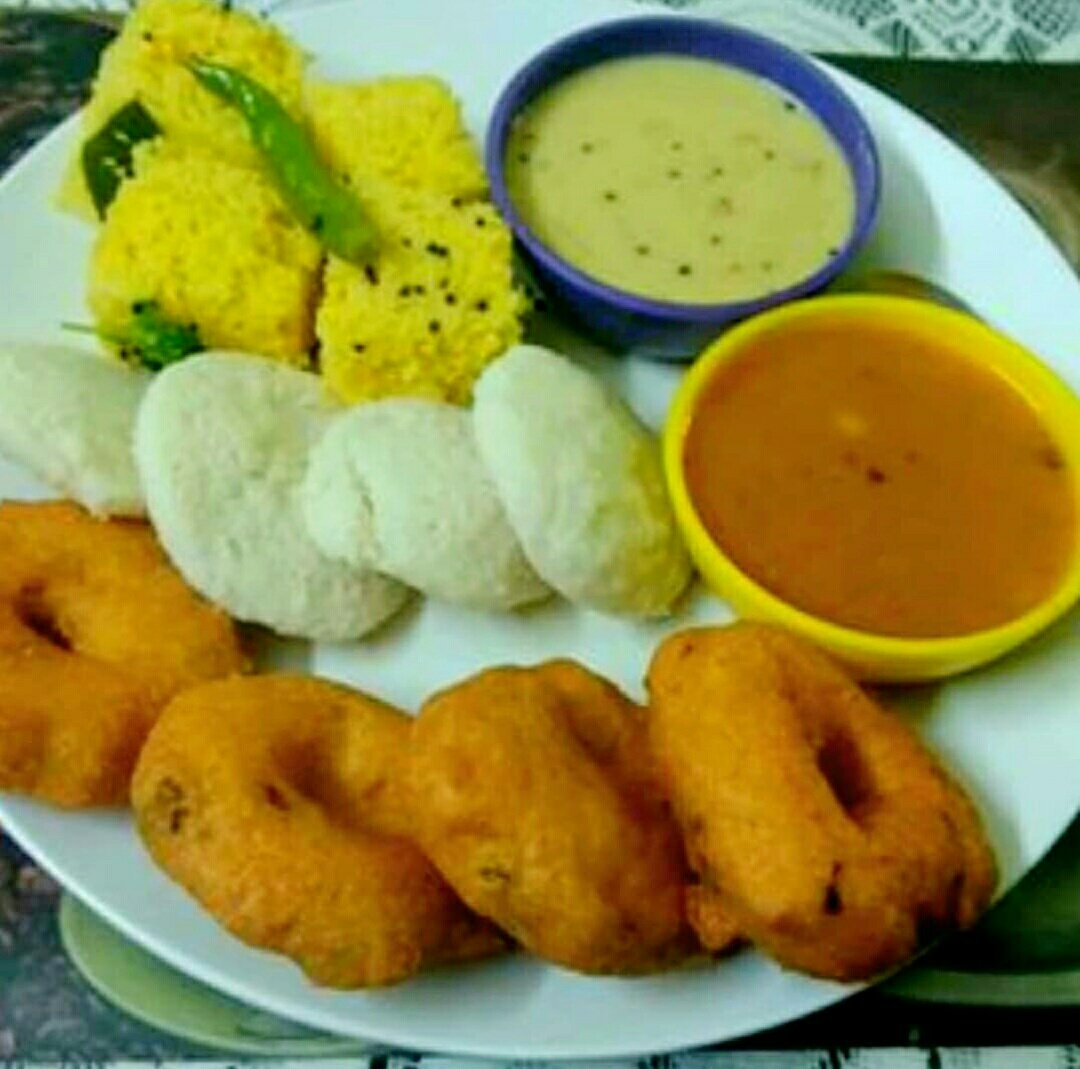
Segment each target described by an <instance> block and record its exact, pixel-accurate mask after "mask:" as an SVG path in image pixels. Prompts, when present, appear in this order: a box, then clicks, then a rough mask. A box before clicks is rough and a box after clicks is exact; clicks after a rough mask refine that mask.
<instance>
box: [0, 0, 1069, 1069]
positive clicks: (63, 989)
mask: <svg viewBox="0 0 1080 1069" xmlns="http://www.w3.org/2000/svg"><path fill="white" fill-rule="evenodd" d="M237 2H240V3H248V4H250V5H251V6H253V7H257V8H259V9H260V10H263V11H271V12H272V11H273V10H276V9H280V8H282V7H286V6H287V7H290V8H296V7H302V6H314V5H317V4H325V3H332V2H334V0H237ZM371 2H376V0H371ZM379 2H389V0H379ZM436 2H437V0H436ZM536 2H537V3H542V2H544V0H536ZM638 2H639V3H641V6H642V7H647V6H652V7H657V6H658V5H659V4H661V3H666V6H668V7H672V8H686V9H691V8H692V9H694V10H696V11H701V12H710V13H715V14H717V15H719V16H722V17H724V18H727V19H730V20H731V21H734V22H738V23H741V24H743V25H746V26H748V27H751V28H755V29H759V30H762V31H764V32H767V33H770V34H772V35H774V36H776V37H777V38H780V39H782V40H784V41H787V42H788V43H791V44H793V45H796V46H799V47H803V48H808V49H812V50H817V51H825V52H830V53H833V54H847V55H849V56H850V55H862V56H892V57H917V58H919V59H927V58H941V59H954V60H971V59H978V60H1009V61H1031V60H1039V61H1042V62H1061V63H1063V62H1067V61H1078V60H1080V0H638ZM126 6H127V5H126V4H125V3H124V0H96V2H95V0H45V2H44V3H42V0H25V2H24V3H21V4H10V3H9V4H6V5H5V3H4V2H3V0H0V172H2V171H3V170H4V168H5V167H7V166H8V165H10V164H11V163H12V162H13V161H14V160H15V159H16V158H17V157H18V156H19V155H21V154H22V152H24V151H25V150H26V149H27V148H28V147H29V146H30V145H31V144H33V142H34V141H36V140H37V139H38V138H39V137H41V136H42V135H43V134H44V133H45V132H46V131H47V130H48V129H50V128H51V127H52V126H53V125H54V124H55V123H56V122H58V121H59V120H60V119H61V118H63V117H64V116H65V115H67V114H68V113H70V112H71V111H72V110H73V109H74V108H75V107H77V106H78V103H79V101H80V99H81V97H82V95H83V93H84V92H85V89H86V86H87V83H88V79H89V77H90V76H91V75H92V72H93V70H94V67H95V65H96V61H97V54H98V51H99V50H100V48H101V46H102V45H103V43H104V42H105V41H106V40H107V39H108V38H109V36H110V34H111V31H110V29H109V28H108V26H107V24H106V20H99V19H97V18H96V17H94V16H89V17H88V16H87V15H86V14H85V11H86V9H87V8H89V7H93V8H95V9H96V10H97V11H101V12H113V11H123V10H124V9H125V7H126ZM44 8H49V9H52V10H54V11H55V10H58V9H68V10H72V11H73V10H75V9H79V10H80V11H82V12H84V14H83V15H82V16H81V17H80V18H78V19H72V18H58V17H50V16H47V15H42V14H39V13H35V12H38V11H40V10H41V9H44ZM898 66H900V65H894V68H895V67H898ZM904 69H905V71H907V70H908V69H909V68H908V66H907V65H904ZM859 73H860V74H863V75H864V76H866V75H867V74H868V73H869V72H868V71H865V70H862V69H860V70H859ZM939 73H940V72H939ZM958 73H959V72H958ZM1061 73H1062V75H1063V76H1064V77H1065V78H1066V80H1067V79H1068V78H1070V77H1071V78H1073V79H1075V81H1076V83H1077V88H1080V74H1077V73H1076V69H1073V68H1070V69H1069V70H1068V71H1067V70H1066V69H1064V68H1063V69H1062V72H1061ZM902 81H903V79H900V78H897V79H896V80H894V82H893V83H892V84H891V86H889V87H890V88H893V89H895V90H899V89H900V88H901V85H900V83H901V82H902ZM940 84H941V81H940V80H939V82H938V85H940ZM902 95H903V94H902ZM1070 95H1071V97H1072V99H1074V100H1075V99H1076V92H1075V91H1072V92H1071V94H1070ZM1062 106H1064V105H1062ZM942 118H943V119H947V118H948V116H947V115H942ZM999 132H1000V131H999ZM1011 133H1012V134H1015V133H1016V127H1015V123H1014V129H1013V130H1012V131H1011ZM1007 140H1008V141H1009V153H1008V154H1007V156H1006V157H1003V158H1002V161H1001V162H1002V167H1000V168H999V173H1002V174H1003V175H1004V176H1005V177H1006V179H1008V177H1009V176H1008V174H1007V173H1005V172H1006V169H1007V168H1006V165H1008V166H1012V165H1013V164H1014V163H1015V160H1014V159H1013V156H1015V154H1016V152H1017V151H1018V143H1019V141H1021V140H1022V138H1018V137H1015V136H1010V137H1009V138H1008V139H1007ZM969 147H972V148H974V149H975V150H976V151H978V148H979V146H978V145H973V146H969ZM1022 147H1023V146H1020V148H1022ZM1055 152H1056V150H1055ZM1058 155H1061V154H1057V155H1055V159H1057V158H1058ZM1062 158H1064V157H1062ZM1055 166H1056V167H1057V166H1059V164H1058V163H1055ZM1060 166H1061V167H1064V166H1065V165H1064V164H1060ZM1039 167H1040V168H1041V169H1040V171H1039V173H1040V175H1041V174H1042V171H1043V170H1045V168H1044V167H1043V166H1042V164H1040V165H1039ZM1047 173H1048V174H1049V172H1047ZM1057 174H1058V172H1057V171H1055V172H1054V174H1053V175H1050V177H1051V178H1054V181H1055V182H1057V178H1055V175H1057ZM1062 174H1064V172H1062ZM1044 177H1045V176H1044ZM1045 184H1046V183H1045V182H1044V185H1045ZM1058 185H1061V186H1062V188H1065V189H1067V190H1070V191H1071V190H1074V189H1075V188H1077V187H1078V186H1080V183H1076V182H1074V181H1073V177H1072V176H1069V175H1065V176H1064V177H1062V179H1061V181H1060V182H1058ZM1051 186H1052V187H1053V188H1051V193H1053V190H1054V189H1056V188H1057V187H1056V186H1053V183H1051ZM1014 188H1015V187H1014ZM1020 192H1021V193H1023V192H1024V191H1023V190H1021V191H1020ZM1037 192H1038V190H1036V193H1037ZM1070 195H1072V193H1070ZM1027 199H1028V200H1029V203H1030V202H1031V200H1032V199H1035V200H1037V199H1038V197H1037V196H1036V197H1034V198H1027ZM1053 201H1054V197H1053V196H1051V197H1050V202H1048V203H1049V207H1048V208H1047V211H1046V212H1045V213H1044V221H1045V219H1046V218H1048V217H1049V215H1051V214H1053ZM1074 215H1075V217H1076V218H1077V219H1080V213H1072V212H1071V211H1064V212H1063V213H1062V217H1063V218H1065V217H1068V218H1069V219H1072V218H1073V216H1074ZM1055 229H1057V230H1058V233H1057V236H1058V237H1059V239H1060V240H1061V241H1062V244H1063V245H1064V246H1066V247H1067V248H1069V251H1070V252H1072V253H1074V254H1075V253H1076V251H1077V250H1075V249H1072V248H1071V247H1070V240H1067V235H1066V234H1065V231H1064V229H1063V228H1055V227H1053V226H1052V227H1051V230H1052V231H1053V230H1055ZM1074 237H1075V235H1074ZM1076 245H1077V248H1078V249H1080V239H1078V240H1077V241H1076ZM0 301H2V295H0ZM58 897H59V892H58V889H57V888H56V887H55V886H54V885H53V884H52V883H51V882H50V881H49V880H48V879H47V878H45V877H44V876H43V875H42V874H41V873H40V872H39V871H38V870H36V869H35V868H34V867H33V866H32V865H31V864H30V863H29V862H28V861H27V859H26V858H25V857H23V856H22V855H21V854H20V853H19V852H18V850H17V849H16V848H15V847H14V846H13V844H11V843H10V842H8V841H6V840H4V838H3V836H2V834H0V1063H3V1062H4V1060H5V1059H19V1060H20V1061H22V1062H26V1061H29V1060H33V1061H35V1062H73V1061H77V1062H96V1063H109V1064H120V1063H124V1062H132V1061H145V1062H161V1061H163V1060H182V1059H191V1058H207V1057H210V1056H211V1052H209V1051H208V1050H206V1049H203V1048H199V1047H197V1046H194V1045H192V1044H190V1043H186V1042H182V1041H179V1040H175V1039H172V1038H170V1037H168V1036H166V1035H164V1034H163V1033H160V1032H157V1031H155V1030H154V1029H151V1028H148V1027H145V1026H143V1025H140V1024H138V1023H136V1022H135V1021H133V1020H130V1019H128V1018H126V1017H125V1016H123V1015H122V1014H120V1013H119V1012H118V1011H116V1010H114V1009H112V1008H111V1007H110V1006H109V1005H108V1004H107V1003H106V1002H104V1001H103V1000H101V999H100V998H98V996H96V995H95V994H94V993H93V992H92V991H91V990H90V988H89V987H88V986H87V985H86V984H85V983H83V982H82V981H81V980H80V979H79V976H78V974H77V972H76V971H75V969H74V967H73V966H72V964H71V963H70V962H69V961H68V959H67V958H66V956H65V955H64V953H63V951H62V949H61V947H60V943H59V939H58V936H57V930H56V909H57V903H58ZM1076 1022H1077V1018H1076V1016H1075V1015H1074V1014H1072V1013H1069V1012H1062V1011H1057V1012H1052V1011H1025V1013H1024V1014H1022V1015H1021V1016H1017V1015H1016V1013H1015V1012H1012V1013H1010V1011H1008V1010H993V1011H990V1010H978V1009H964V1008H960V1007H946V1008H941V1007H919V1008H911V1007H903V1005H902V1004H898V1003H896V1002H894V1001H890V1000H889V999H888V998H886V997H885V996H882V995H879V994H877V993H875V992H869V993H867V994H865V995H862V996H859V997H858V998H856V999H855V1000H852V1001H851V1002H849V1003H847V1004H845V1005H843V1006H841V1007H837V1008H834V1009H832V1010H828V1011H825V1012H824V1013H822V1014H819V1015H817V1016H816V1017H814V1018H811V1019H809V1020H808V1021H805V1022H801V1023H798V1024H796V1025H793V1026H789V1027H788V1028H786V1029H782V1030H779V1031H777V1032H774V1033H770V1034H767V1035H765V1036H759V1037H755V1038H754V1039H752V1040H751V1041H749V1042H748V1043H747V1044H743V1045H741V1047H740V1048H735V1049H731V1050H728V1051H725V1052H720V1053H710V1054H701V1055H695V1056H682V1057H678V1058H671V1059H666V1058H664V1059H658V1058H651V1059H647V1060H645V1061H643V1062H641V1063H640V1065H639V1069H688V1067H691V1066H692V1067H693V1069H701V1067H704V1066H706V1065H707V1066H710V1067H715V1069H721V1067H724V1069H733V1067H736V1069H781V1067H783V1069H787V1067H789V1066H804V1065H805V1066H820V1067H821V1069H840V1067H845V1069H875V1067H877V1066H890V1067H892V1066H896V1067H899V1069H906V1067H908V1066H912V1067H914V1066H927V1067H931V1069H933V1067H937V1069H948V1067H953V1066H955V1067H957V1069H960V1067H965V1069H971V1067H974V1066H979V1067H983V1066H985V1067H986V1069H994V1067H996V1066H998V1065H1001V1066H1006V1065H1008V1066H1012V1065H1020V1066H1024V1067H1031V1069H1043V1067H1047V1069H1050V1067H1055V1069H1057V1067H1061V1069H1076V1067H1077V1066H1080V1048H1077V1047H1075V1046H1070V1045H1069V1044H1072V1043H1075V1042H1076V1041H1077V1040H1080V1027H1078V1026H1077V1023H1076ZM1016 1041H1021V1042H1026V1043H1032V1042H1038V1043H1040V1044H1060V1045H1059V1046H1055V1047H1049V1046H1043V1047H1041V1049H1039V1050H1035V1049H1029V1048H1019V1047H1017V1048H1012V1049H1007V1050H999V1051H996V1052H995V1051H989V1050H987V1049H983V1050H981V1051H980V1050H974V1049H951V1050H949V1049H945V1050H943V1049H940V1047H939V1046H937V1044H944V1045H948V1046H950V1047H954V1048H955V1047H956V1045H958V1044H962V1045H964V1046H965V1047H968V1046H969V1045H972V1044H977V1045H979V1046H987V1045H995V1044H1008V1043H1010V1042H1016ZM841 1043H842V1044H843V1045H844V1049H840V1048H839V1044H841ZM852 1047H862V1048H870V1047H875V1048H879V1049H877V1050H870V1049H860V1050H852V1049H850V1048H852ZM746 1048H754V1049H755V1051H756V1052H753V1053H748V1052H747V1049H746ZM881 1048H884V1049H881ZM766 1051H771V1053H764V1052H766ZM419 1060H420V1059H417V1058H414V1057H411V1056H408V1055H400V1056H395V1057H383V1056H376V1057H372V1058H371V1059H369V1063H370V1069H412V1067H413V1066H415V1065H416V1064H417V1063H418V1062H419ZM278 1064H281V1063H278ZM353 1064H356V1063H355V1062H354V1063H353ZM423 1064H424V1066H425V1069H458V1067H460V1065H461V1064H462V1063H460V1062H449V1061H447V1060H445V1059H430V1058H429V1059H423Z"/></svg>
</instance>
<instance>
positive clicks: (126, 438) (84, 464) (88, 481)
mask: <svg viewBox="0 0 1080 1069" xmlns="http://www.w3.org/2000/svg"><path fill="white" fill-rule="evenodd" d="M149 381H150V376H149V375H148V374H147V373H146V372H143V371H137V370H134V369H132V368H129V367H128V366H127V365H126V364H122V363H120V362H119V361H117V360H113V359H108V358H106V357H103V356H99V355H97V354H95V353H89V352H85V351H83V350H80V349H72V348H68V347H66V346H62V345H44V344H38V343H33V342H25V343H22V344H16V343H10V342H9V343H7V344H3V345H0V452H2V453H3V454H4V455H5V456H7V457H8V458H9V459H11V460H13V461H15V462H16V463H17V464H22V465H23V466H24V467H25V468H27V469H28V470H29V471H31V472H33V474H34V475H36V476H37V477H38V478H39V479H41V481H42V482H44V483H47V484H48V485H49V486H51V487H52V488H53V489H54V490H56V491H58V492H59V493H62V494H63V495H64V496H65V497H70V498H72V499H74V500H75V501H78V502H79V504H80V505H83V506H84V507H85V508H87V509H88V510H89V511H90V512H92V513H95V514H96V515H98V516H142V515H143V513H144V511H145V509H144V505H143V496H142V490H141V489H140V488H139V476H138V473H137V472H136V470H135V459H134V457H133V455H132V436H133V434H134V430H135V414H136V412H137V411H138V408H139V402H140V401H141V400H142V396H143V393H144V392H145V390H146V387H147V385H148V384H149Z"/></svg>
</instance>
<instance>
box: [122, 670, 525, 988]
mask: <svg viewBox="0 0 1080 1069" xmlns="http://www.w3.org/2000/svg"><path fill="white" fill-rule="evenodd" d="M408 740H409V718H408V717H406V716H405V715H404V714H403V713H400V712H398V711H397V710H395V709H392V708H390V707H389V706H386V705H383V704H382V703H381V702H378V701H376V700H375V699H374V698H369V697H367V696H366V695H364V694H360V693H358V692H355V691H351V690H348V689H346V688H344V687H341V686H337V685H334V684H331V683H327V682H324V681H321V680H317V679H312V678H304V677H292V676H261V677H248V678H243V679H232V680H225V681H222V682H219V683H211V684H207V685H206V686H202V687H196V688H194V689H192V690H189V691H187V692H186V693H184V694H182V695H180V696H179V697H178V698H176V699H175V700H174V701H173V702H172V703H171V704H170V705H169V707H168V708H167V709H166V710H165V712H164V713H163V714H162V716H161V718H160V720H159V721H158V723H157V725H156V726H155V728H154V730H153V732H152V733H151V735H150V738H149V740H148V741H147V743H146V746H145V747H144V749H143V751H142V755H141V757H140V759H139V763H138V767H137V769H136V772H135V776H134V780H133V783H132V804H133V807H134V811H135V818H136V825H137V828H138V831H139V834H140V836H141V837H142V840H143V842H144V843H145V844H146V846H147V848H148V849H149V851H150V853H151V855H152V856H153V858H154V860H155V861H156V862H157V864H158V865H160V866H161V868H162V869H164V870H165V872H166V873H168V875H169V876H170V877H172V879H174V880H176V881H177V882H178V883H179V884H180V885H181V886H182V887H184V888H185V889H186V890H187V891H188V892H189V893H190V894H192V895H193V896H194V897H195V898H196V899H197V900H198V901H199V902H200V903H201V904H202V905H203V906H204V907H205V908H206V909H207V910H208V911H209V912H210V913H211V914H212V915H213V916H214V917H215V918H216V919H217V920H218V921H219V922H220V923H221V924H222V925H224V927H225V928H226V929H227V930H228V931H230V932H231V933H232V934H233V935H235V936H236V937H237V938H239V939H241V940H243V941H244V942H245V943H248V944H249V945H251V946H255V947H260V948H262V949H265V950H271V951H275V952H276V953H279V954H284V955H286V956H287V957H289V958H291V959H292V960H293V961H295V962H296V963H297V964H298V965H299V966H300V967H301V968H302V969H303V971H304V972H305V973H306V974H307V976H308V977H309V978H310V979H311V980H312V981H313V982H315V983H316V984H320V985H322V986H326V987H336V988H359V987H376V986H382V985H387V984H393V983H396V982H398V981H400V980H404V979H406V978H407V977H409V976H412V975H413V974H415V973H416V972H418V971H419V970H420V969H421V968H422V967H423V966H424V965H427V964H431V963H434V962H441V961H450V960H463V959H466V958H474V957H480V956H483V955H485V954H489V953H492V952H494V951H496V950H498V949H500V948H501V947H503V946H504V945H505V944H504V941H503V939H502V937H501V936H500V935H499V934H498V933H497V932H496V931H495V930H494V929H493V928H491V927H490V926H489V925H487V924H486V923H484V922H483V921H481V920H480V919H479V918H477V917H476V916H474V915H473V914H471V913H469V911H468V910H467V909H466V908H465V907H464V906H463V905H462V904H461V902H460V901H459V900H458V898H457V897H456V896H455V895H454V893H453V892H452V891H451V890H450V888H449V887H448V886H447V884H446V883H445V882H444V881H443V879H442V878H441V877H440V876H439V874H438V873H437V872H436V870H435V868H434V867H433V866H432V865H431V864H430V863H429V862H428V861H427V860H426V859H425V858H424V856H423V855H422V854H421V853H420V851H419V850H418V849H417V848H416V846H414V845H413V843H412V842H410V841H409V840H408V839H407V838H405V837H404V835H403V832H404V831H405V830H406V829H407V827H408V826H409V824H410V823H411V818H410V815H409V813H408V809H407V803H406V801H405V795H404V794H403V793H402V791H401V790H400V789H399V783H400V775H399V770H400V767H401V760H402V752H403V749H404V747H405V746H406V745H407V744H408Z"/></svg>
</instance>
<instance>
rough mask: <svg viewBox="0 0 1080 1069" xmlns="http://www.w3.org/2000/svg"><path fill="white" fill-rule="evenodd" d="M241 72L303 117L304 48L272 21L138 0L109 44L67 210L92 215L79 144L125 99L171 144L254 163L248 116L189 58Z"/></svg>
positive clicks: (178, 0)
mask: <svg viewBox="0 0 1080 1069" xmlns="http://www.w3.org/2000/svg"><path fill="white" fill-rule="evenodd" d="M195 56H198V57H200V58H202V59H206V60H210V61H212V62H215V63H223V64H226V65H228V66H231V67H236V68H238V69H239V70H242V71H243V72H244V73H245V74H248V75H250V76H251V77H253V78H255V79H256V80H257V81H259V82H261V83H262V84H263V85H264V86H266V88H267V89H269V90H270V91H271V92H273V93H274V95H275V96H276V97H277V98H278V100H280V101H281V102H282V104H284V106H285V107H286V108H287V109H288V110H290V111H291V112H293V113H294V114H296V115H297V116H299V114H300V111H301V97H302V81H303V73H304V55H303V53H302V52H301V51H300V49H298V48H297V47H296V46H295V45H293V44H292V43H290V42H289V40H288V39H287V38H286V37H285V36H284V35H283V34H282V33H281V32H280V31H278V30H277V29H275V28H274V27H273V26H271V25H270V24H269V23H266V22H264V21H262V20H261V19H258V18H256V17H255V16H253V15H250V14H247V13H245V12H240V11H229V10H226V9H224V8H223V7H222V6H221V5H220V4H217V3H212V2H210V0H141V2H140V3H139V4H138V5H137V6H136V7H135V9H134V10H133V11H132V12H131V14H130V15H128V17H127V18H126V19H125V20H124V25H123V29H122V30H121V32H120V34H119V36H118V37H117V38H116V40H115V41H113V42H112V44H110V45H109V47H108V48H106V49H105V51H104V53H103V54H102V57H101V63H100V65H99V67H98V73H97V77H96V79H95V81H94V86H93V92H92V94H91V97H90V101H89V103H88V104H87V106H86V108H85V109H84V111H83V116H82V125H81V130H80V136H79V139H78V143H77V145H76V148H75V151H74V153H73V155H72V158H71V160H70V162H69V164H68V169H67V172H66V175H65V178H64V181H63V184H62V186H61V188H60V190H59V193H58V196H57V203H58V205H59V206H60V207H61V208H64V209H66V210H68V211H73V212H75V213H76V214H79V215H82V216H84V217H85V218H88V219H94V218H96V215H95V212H94V208H93V204H92V203H91V201H90V196H89V193H88V191H87V189H86V184H85V182H84V181H83V175H82V161H81V150H82V145H83V143H84V142H85V140H86V139H87V138H89V137H91V136H92V135H93V134H94V133H96V132H97V131H98V130H99V129H100V128H101V127H102V126H104V125H105V123H107V122H108V121H109V119H110V118H111V117H112V116H113V115H114V114H115V113H116V112H117V111H118V110H119V109H120V108H121V107H123V106H124V105H125V104H127V103H129V102H130V101H132V100H138V101H139V103H141V104H142V106H143V107H144V108H146V110H147V111H148V112H149V113H150V115H151V116H152V117H153V119H154V121H155V122H156V123H157V124H158V126H159V127H160V128H161V130H162V131H163V134H164V135H165V137H166V138H167V139H168V140H169V141H170V142H172V143H173V144H174V146H183V147H184V148H185V149H186V150H188V151H192V152H200V153H203V154H206V155H210V156H212V157H213V158H215V159H217V160H223V161H226V162H231V163H235V164H245V165H248V166H252V167H255V166H258V162H259V160H258V153H257V150H256V149H255V147H254V146H253V145H252V143H251V138H250V136H249V134H248V131H247V128H246V126H245V124H244V120H243V119H242V118H241V117H240V115H239V114H238V113H237V112H236V111H234V110H232V109H231V108H230V107H229V106H228V105H227V104H225V103H223V102H222V101H220V100H218V99H217V98H216V97H214V96H213V95H212V94H211V93H208V92H206V91H205V90H203V89H200V88H199V86H198V84H197V82H196V81H195V79H194V77H193V76H192V74H191V72H190V71H189V70H188V69H187V67H186V66H185V62H186V61H187V60H189V59H191V58H192V57H195Z"/></svg>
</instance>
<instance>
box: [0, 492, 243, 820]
mask: <svg viewBox="0 0 1080 1069" xmlns="http://www.w3.org/2000/svg"><path fill="white" fill-rule="evenodd" d="M244 663H245V662H244V657H243V654H242V653H241V650H240V645H239V642H238V640H237V636H236V633H235V630H234V628H233V625H232V622H231V621H230V620H229V618H228V617H227V616H226V615H225V614H224V613H222V612H220V611H219V610H218V609H215V608H213V607H212V606H210V605H208V604H207V603H206V602H204V601H203V600H202V599H201V598H200V597H199V596H198V595H197V594H195V593H194V592H193V591H191V590H190V589H189V588H188V587H187V586H186V585H185V584H184V581H183V580H182V579H181V578H180V576H179V575H178V574H177V573H176V571H175V570H174V569H173V568H172V566H171V565H170V564H169V562H168V560H167V559H166V558H165V555H164V553H162V551H161V549H160V547H159V546H158V543H157V541H156V539H155V538H154V535H153V532H152V531H151V530H150V528H149V527H148V526H147V525H146V524H144V523H139V522H133V521H120V520H113V521H105V520H99V519H95V518H94V517H92V516H90V515H89V513H87V512H85V511H84V510H83V509H81V508H79V507H78V506H77V505H73V504H70V503H68V502H39V503H29V502H14V501H8V502H4V503H2V504H0V790H10V791H20V792H23V793H26V794H31V795H34V796H36V797H38V798H40V799H43V800H45V801H49V802H52V803H54V804H56V805H61V806H72V807H74V806H93V805H117V804H121V803H123V802H125V801H126V800H127V795H128V786H129V782H130V778H131V772H132V769H133V768H134V765H135V758H136V756H137V755H138V751H139V747H140V746H141V745H142V742H143V740H144V739H145V737H146V733H147V732H148V731H149V729H150V726H151V724H152V723H153V721H154V718H155V717H156V715H157V714H158V712H159V711H160V710H161V708H162V707H163V706H164V704H165V703H166V702H167V701H168V700H169V699H170V698H172V696H173V695H174V694H176V693H177V692H178V691H180V690H183V689H184V688H185V687H189V686H192V685H193V684H196V683H201V682H204V681H206V680H210V679H215V678H217V677H220V676H226V675H231V674H233V673H237V672H240V671H241V670H242V669H243V668H244Z"/></svg>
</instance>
